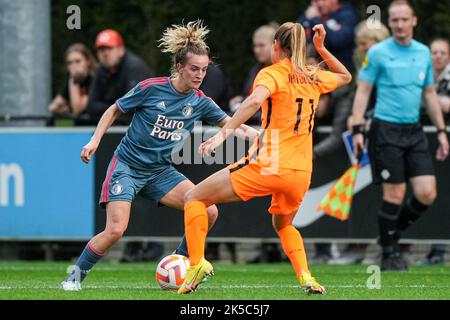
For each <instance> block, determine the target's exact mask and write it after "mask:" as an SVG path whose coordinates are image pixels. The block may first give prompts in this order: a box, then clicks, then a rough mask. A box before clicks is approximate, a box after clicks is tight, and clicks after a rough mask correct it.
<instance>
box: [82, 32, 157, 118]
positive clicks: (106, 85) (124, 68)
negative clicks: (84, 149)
mask: <svg viewBox="0 0 450 320" xmlns="http://www.w3.org/2000/svg"><path fill="white" fill-rule="evenodd" d="M95 47H96V49H97V57H98V60H99V62H100V67H99V68H98V69H97V72H96V73H95V77H94V81H93V84H92V87H91V90H90V92H89V101H88V105H87V108H86V113H87V114H88V115H89V118H86V119H84V121H83V122H82V123H80V124H82V125H96V124H97V122H98V120H99V119H100V117H101V116H102V114H103V112H104V111H105V110H106V109H108V108H109V107H110V106H111V105H112V104H113V103H115V102H116V100H117V99H119V98H120V97H122V96H123V95H125V94H126V93H127V92H128V91H129V90H131V89H132V88H133V87H134V86H135V85H136V84H137V83H139V82H140V81H142V80H144V79H146V78H150V77H151V76H152V75H153V73H152V72H151V70H150V68H149V67H148V66H147V64H146V63H145V62H144V61H143V60H142V59H141V58H139V57H137V56H136V55H135V54H133V53H132V52H131V51H129V50H127V49H126V48H125V43H124V41H123V39H122V36H121V35H120V34H119V33H118V32H117V31H115V30H111V29H108V30H104V31H102V32H100V33H99V34H98V36H97V39H96V42H95ZM131 116H132V115H131ZM130 121H131V118H130V116H128V117H127V116H125V115H124V116H122V117H121V119H119V121H118V124H122V125H124V124H125V125H127V124H129V122H130Z"/></svg>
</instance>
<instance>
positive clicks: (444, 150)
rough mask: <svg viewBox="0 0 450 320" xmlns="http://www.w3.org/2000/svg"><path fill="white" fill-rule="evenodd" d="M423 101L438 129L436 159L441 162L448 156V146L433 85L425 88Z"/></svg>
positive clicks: (442, 118) (443, 122)
mask: <svg viewBox="0 0 450 320" xmlns="http://www.w3.org/2000/svg"><path fill="white" fill-rule="evenodd" d="M425 100H426V102H427V108H428V115H429V116H430V119H431V121H432V122H433V123H434V125H435V126H436V128H437V129H438V139H439V148H438V150H437V153H436V159H437V160H440V161H443V160H445V159H446V158H447V156H448V152H449V144H448V138H447V132H446V131H445V121H444V117H443V115H442V110H441V107H440V105H439V99H438V95H437V93H436V88H435V87H434V86H433V85H431V86H427V87H425Z"/></svg>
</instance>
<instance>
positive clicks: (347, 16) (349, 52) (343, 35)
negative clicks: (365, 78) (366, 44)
mask: <svg viewBox="0 0 450 320" xmlns="http://www.w3.org/2000/svg"><path fill="white" fill-rule="evenodd" d="M297 22H299V23H301V24H302V25H303V27H304V28H305V32H306V37H307V40H308V43H311V41H312V36H313V31H312V28H313V27H314V26H315V25H316V24H323V25H324V27H325V30H326V32H327V38H326V40H325V45H326V46H327V48H328V50H330V52H331V53H332V54H333V55H334V56H336V58H337V59H338V60H339V61H341V62H342V63H343V64H344V65H345V67H346V68H347V70H349V71H350V72H352V73H353V72H354V70H355V67H354V64H353V51H354V49H355V41H354V29H355V27H356V24H357V23H358V16H357V15H356V12H355V10H354V9H353V7H352V6H351V5H349V4H345V3H343V4H341V3H339V1H338V0H312V1H311V5H310V6H309V7H308V8H307V9H306V11H305V14H304V15H303V16H301V17H300V18H299V19H298V21H297Z"/></svg>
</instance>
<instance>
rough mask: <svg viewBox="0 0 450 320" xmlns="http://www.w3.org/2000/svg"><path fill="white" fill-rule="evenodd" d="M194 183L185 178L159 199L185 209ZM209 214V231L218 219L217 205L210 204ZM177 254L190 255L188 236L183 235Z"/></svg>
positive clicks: (168, 205) (169, 204)
mask: <svg viewBox="0 0 450 320" xmlns="http://www.w3.org/2000/svg"><path fill="white" fill-rule="evenodd" d="M194 186H195V185H194V184H193V183H192V182H191V181H190V180H184V181H182V182H180V183H179V184H178V185H176V186H175V187H174V188H173V189H172V190H170V191H169V192H168V193H167V194H166V195H164V196H163V197H162V198H161V200H160V201H159V202H160V203H161V204H163V205H165V206H167V207H170V208H174V209H178V210H183V209H184V197H185V195H186V193H187V192H188V191H189V190H191V189H193V188H194ZM206 211H207V214H208V231H209V230H211V228H212V227H213V225H214V223H215V222H216V220H217V216H218V210H217V207H216V206H215V205H212V206H209V207H208V208H207V209H206ZM175 253H176V254H181V255H183V256H186V257H189V254H188V247H187V241H186V236H183V238H182V240H181V242H180V244H179V246H178V248H177V249H176V250H175Z"/></svg>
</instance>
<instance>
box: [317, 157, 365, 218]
mask: <svg viewBox="0 0 450 320" xmlns="http://www.w3.org/2000/svg"><path fill="white" fill-rule="evenodd" d="M360 167H361V166H360V165H359V164H358V163H356V164H354V165H352V166H351V167H350V169H348V170H347V171H346V172H345V173H344V174H343V175H342V177H340V178H339V180H338V181H337V182H336V183H335V184H334V186H333V187H332V188H331V190H330V191H329V192H328V193H327V195H326V196H325V197H324V198H323V199H322V201H320V203H319V205H318V206H317V209H316V210H317V211H322V212H324V213H325V214H327V215H329V216H332V217H335V218H337V219H339V220H342V221H345V220H348V218H349V217H350V209H351V207H352V200H353V190H354V188H355V182H356V175H357V174H358V171H359V168H360Z"/></svg>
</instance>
